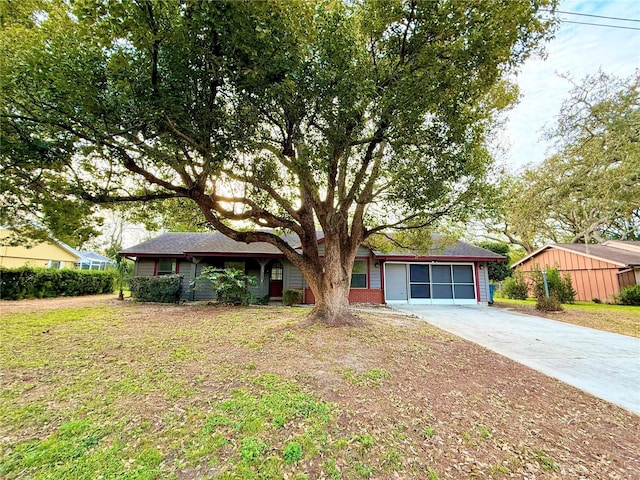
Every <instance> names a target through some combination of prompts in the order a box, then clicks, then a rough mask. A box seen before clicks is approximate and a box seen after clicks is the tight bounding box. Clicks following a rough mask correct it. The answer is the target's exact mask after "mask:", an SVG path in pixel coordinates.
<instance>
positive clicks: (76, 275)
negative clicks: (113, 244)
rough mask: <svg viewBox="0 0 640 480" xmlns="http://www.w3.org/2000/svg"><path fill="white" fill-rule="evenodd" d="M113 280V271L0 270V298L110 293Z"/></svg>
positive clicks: (114, 273) (17, 298)
mask: <svg viewBox="0 0 640 480" xmlns="http://www.w3.org/2000/svg"><path fill="white" fill-rule="evenodd" d="M115 278H116V272H115V271H113V270H107V271H95V270H88V271H87V270H71V269H62V270H54V269H51V268H31V267H21V268H0V298H2V299H4V300H22V299H24V298H50V297H63V296H64V297H74V296H79V295H95V294H99V293H111V292H113V289H114V282H115Z"/></svg>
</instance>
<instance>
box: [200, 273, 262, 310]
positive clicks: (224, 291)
mask: <svg viewBox="0 0 640 480" xmlns="http://www.w3.org/2000/svg"><path fill="white" fill-rule="evenodd" d="M201 281H205V282H208V283H210V284H211V287H212V288H213V290H214V291H215V292H216V298H217V300H218V301H219V302H220V303H226V304H229V305H249V304H250V303H255V301H254V297H253V295H251V292H250V291H249V288H248V287H249V285H255V284H256V279H255V277H252V276H251V275H246V274H245V273H244V272H243V271H242V270H238V269H236V268H218V267H205V268H203V269H202V272H201V273H200V275H198V277H196V278H195V279H194V282H193V284H194V285H198V283H199V282H201Z"/></svg>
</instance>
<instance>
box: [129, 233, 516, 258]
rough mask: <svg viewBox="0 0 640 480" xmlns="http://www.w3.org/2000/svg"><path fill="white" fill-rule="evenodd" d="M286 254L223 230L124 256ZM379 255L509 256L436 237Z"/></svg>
mask: <svg viewBox="0 0 640 480" xmlns="http://www.w3.org/2000/svg"><path fill="white" fill-rule="evenodd" d="M282 238H283V239H284V240H285V241H286V242H287V243H289V245H291V246H292V247H294V248H297V247H299V243H300V241H299V239H298V236H297V235H285V236H283V237H282ZM318 238H319V239H321V238H322V232H318ZM223 254H230V255H234V254H236V255H282V252H280V250H278V249H277V248H276V247H274V246H273V245H271V244H269V243H264V242H259V243H248V244H247V243H242V242H236V241H235V240H231V239H230V238H229V237H226V236H224V235H223V234H221V233H220V232H212V233H184V232H172V233H164V234H162V235H160V236H158V237H156V238H153V239H151V240H147V241H146V242H142V243H140V244H138V245H134V246H133V247H130V248H127V249H124V250H122V251H121V252H120V255H123V256H127V257H144V256H171V257H180V256H187V255H194V256H198V255H203V256H204V255H223ZM374 254H375V255H376V256H377V257H379V258H388V259H390V260H392V259H394V258H396V259H400V258H402V259H405V260H406V259H415V260H420V259H422V260H425V259H426V260H430V259H441V258H443V257H447V258H450V259H451V260H455V259H457V258H459V259H465V260H469V259H473V260H486V261H501V260H505V257H503V256H502V255H498V254H497V253H494V252H491V251H489V250H486V249H484V248H480V247H476V246H475V245H471V244H469V243H465V242H461V241H456V240H454V241H451V240H444V237H437V236H436V237H434V242H433V245H432V246H431V248H430V249H429V251H428V252H426V253H414V252H392V253H382V252H375V251H374Z"/></svg>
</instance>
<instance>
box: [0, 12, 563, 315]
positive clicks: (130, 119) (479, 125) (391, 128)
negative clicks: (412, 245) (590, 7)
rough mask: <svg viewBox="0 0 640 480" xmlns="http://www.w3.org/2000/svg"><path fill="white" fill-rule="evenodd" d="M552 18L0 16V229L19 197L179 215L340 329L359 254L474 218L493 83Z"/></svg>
mask: <svg viewBox="0 0 640 480" xmlns="http://www.w3.org/2000/svg"><path fill="white" fill-rule="evenodd" d="M553 6H554V1H553V0H528V1H525V0H519V1H511V2H486V1H484V0H464V1H463V0H460V1H454V2H449V1H433V0H429V1H420V0H384V1H383V0H380V1H367V0H362V1H356V2H343V1H339V0H333V1H302V0H300V1H295V0H287V1H281V0H271V1H260V2H233V1H232V2H223V1H220V2H198V1H192V0H187V1H184V2H164V1H160V0H125V1H118V2H115V1H110V0H103V1H95V0H77V1H75V2H73V3H69V2H67V1H63V0H51V1H46V2H45V1H38V0H30V1H28V2H25V3H24V4H22V5H21V6H20V7H15V6H13V7H12V8H13V10H11V11H8V12H5V13H4V14H3V18H2V22H3V31H2V34H1V47H2V50H3V55H2V59H1V60H0V62H1V63H0V72H1V73H0V75H2V85H3V91H2V108H3V110H2V114H1V118H0V120H1V122H2V125H1V126H2V135H3V139H2V140H3V143H4V142H6V144H7V145H9V148H7V149H6V150H5V149H3V153H2V162H3V164H2V169H3V175H4V172H6V173H7V174H8V176H9V178H10V179H11V180H8V181H10V182H13V183H11V185H10V188H9V189H8V192H9V195H8V197H9V200H8V201H6V202H4V203H3V212H2V213H3V217H4V218H18V212H20V211H21V209H24V208H30V207H37V206H39V204H38V201H39V198H44V197H39V195H40V194H39V193H37V192H44V194H46V195H49V196H50V197H51V200H52V201H53V203H54V204H56V205H57V204H59V203H58V202H70V204H71V205H77V206H78V208H83V206H84V205H90V204H95V203H102V204H107V205H108V204H113V203H116V202H144V201H150V200H163V199H175V198H178V199H180V198H182V199H189V200H190V201H193V202H195V204H196V205H197V206H198V208H199V209H200V211H201V212H202V214H203V216H204V218H205V219H206V221H207V222H208V224H209V225H210V226H211V227H213V228H215V229H217V230H219V231H220V232H222V233H224V234H226V235H228V236H230V237H231V238H234V239H236V240H239V241H244V242H255V241H265V242H269V243H271V244H273V245H275V246H277V247H278V248H279V249H280V250H281V251H282V252H283V254H284V255H285V256H286V258H287V259H289V260H290V261H291V262H292V263H293V264H294V265H296V266H297V267H298V268H299V269H300V270H301V271H302V273H303V274H304V276H305V278H306V280H307V282H308V284H309V286H310V288H311V289H312V290H313V291H314V296H315V298H316V301H317V304H316V310H315V315H316V316H317V317H318V318H320V319H330V320H331V319H333V320H335V319H336V318H339V317H340V318H346V317H347V315H346V313H345V311H346V302H347V297H346V295H347V294H348V286H349V278H350V274H351V268H352V265H353V260H354V257H355V254H356V251H357V248H358V246H359V245H360V244H361V243H362V242H363V241H364V240H365V239H366V238H368V237H369V236H371V235H373V234H375V233H376V232H380V231H384V230H387V229H389V228H395V229H406V228H419V227H424V226H427V225H431V224H433V223H434V222H436V221H437V220H438V219H439V218H441V217H443V216H452V217H460V218H464V217H466V216H468V215H469V214H470V213H471V212H472V211H473V208H475V207H476V206H477V205H479V204H480V203H481V199H482V194H483V192H484V191H485V190H484V189H485V187H486V181H485V180H486V175H487V172H488V171H489V169H490V166H491V163H492V162H491V158H490V155H489V154H488V153H487V149H486V148H485V139H486V134H487V131H488V127H489V126H490V125H491V122H492V119H493V115H494V114H495V113H496V112H497V111H499V110H500V109H502V108H504V107H505V106H507V105H508V104H510V103H511V102H513V101H514V100H515V97H516V91H515V88H514V87H513V86H511V85H510V84H509V83H508V82H507V81H506V80H505V78H507V76H508V75H509V74H510V73H512V72H513V71H514V69H515V68H516V67H517V66H518V65H519V64H520V63H521V62H522V61H523V60H524V59H525V58H526V57H527V56H528V55H530V54H531V53H532V51H534V49H535V48H537V46H538V45H539V44H540V42H541V41H542V40H543V39H544V38H545V37H546V36H547V35H548V33H549V29H550V27H551V26H552V21H551V20H549V19H548V18H549V17H548V15H547V16H546V19H545V17H543V16H542V15H540V14H539V11H540V9H541V8H545V9H548V8H549V7H553ZM21 182H26V184H27V185H30V187H29V189H28V190H27V193H26V194H25V192H24V191H22V192H21V191H19V189H18V188H17V187H18V186H19V185H20V184H21ZM23 185H24V183H23ZM29 192H33V193H34V195H32V196H29ZM43 201H44V200H43ZM46 201H47V202H49V198H48V197H47V198H46ZM60 204H61V203H60ZM247 224H252V225H254V226H255V227H256V228H254V229H253V230H247V229H246V225H247ZM238 225H241V226H242V227H238ZM316 227H319V228H320V229H321V230H322V231H323V233H324V238H325V253H324V254H323V255H320V254H319V250H318V243H317V240H318V239H317V237H316ZM264 228H268V229H270V230H268V231H267V230H264ZM283 231H287V232H294V233H296V234H297V235H298V236H299V237H300V242H301V246H302V253H300V252H298V251H296V250H294V249H293V248H292V247H291V246H289V245H288V244H287V243H285V242H284V241H283V240H282V239H281V237H280V236H279V233H280V232H283Z"/></svg>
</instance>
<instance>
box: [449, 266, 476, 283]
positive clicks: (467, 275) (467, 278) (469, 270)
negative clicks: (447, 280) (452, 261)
mask: <svg viewBox="0 0 640 480" xmlns="http://www.w3.org/2000/svg"><path fill="white" fill-rule="evenodd" d="M453 282H454V283H470V284H473V267H472V266H471V265H454V266H453Z"/></svg>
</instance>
